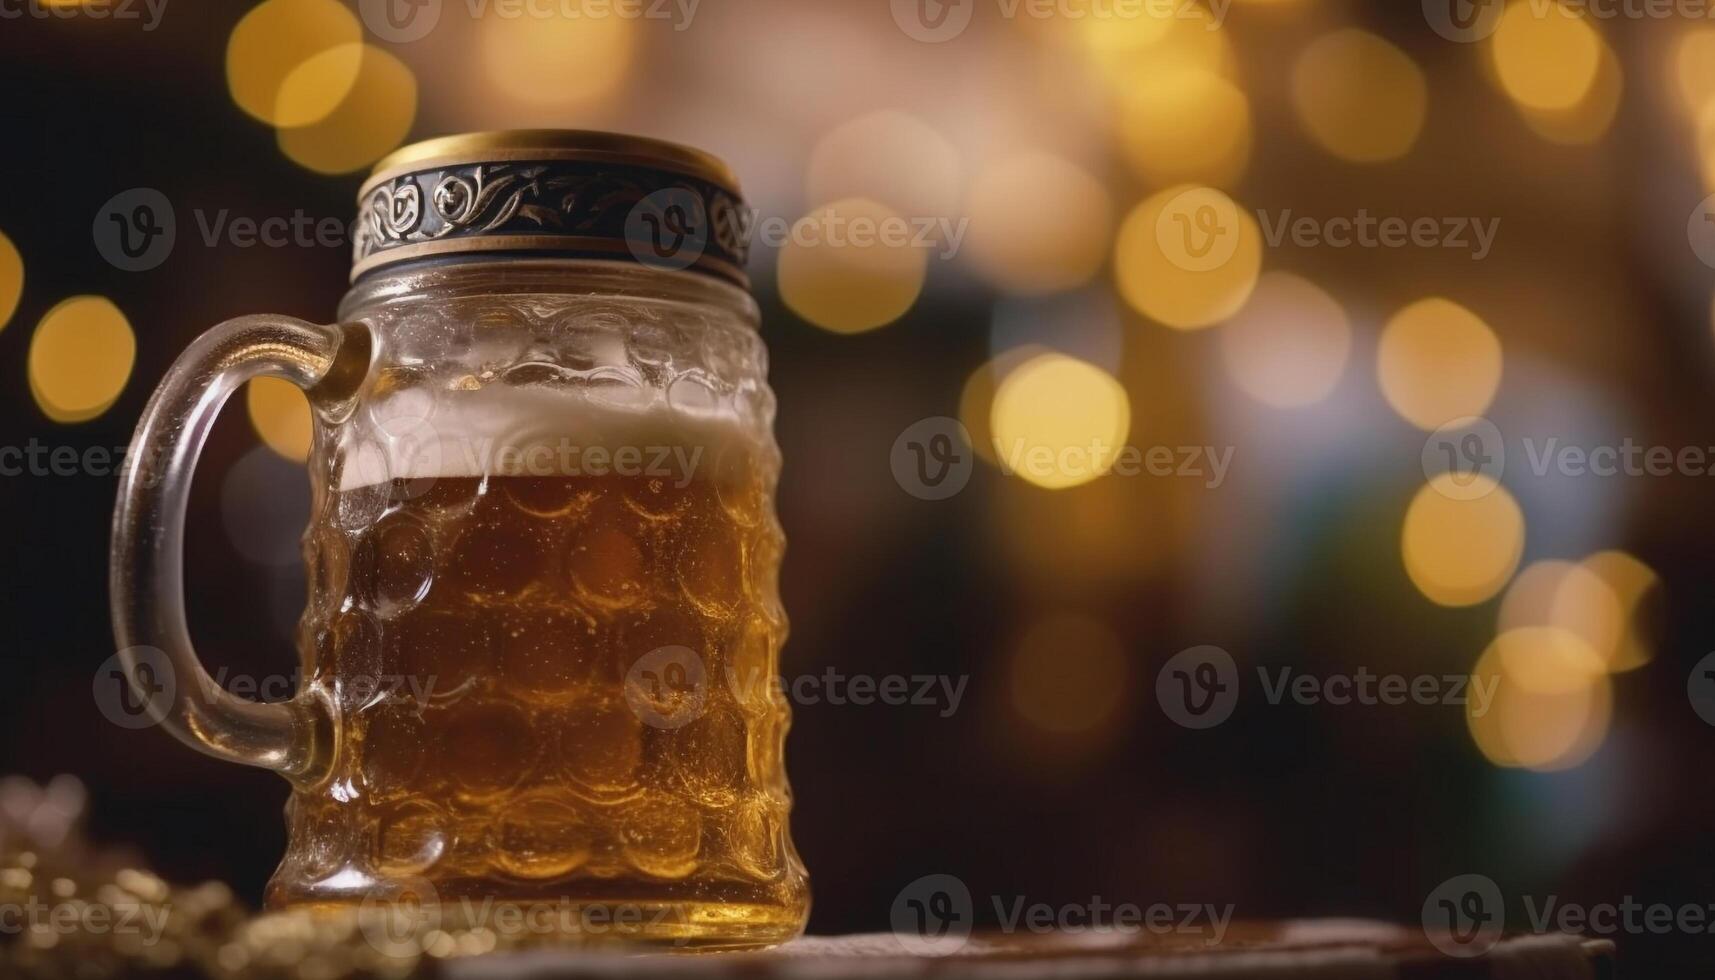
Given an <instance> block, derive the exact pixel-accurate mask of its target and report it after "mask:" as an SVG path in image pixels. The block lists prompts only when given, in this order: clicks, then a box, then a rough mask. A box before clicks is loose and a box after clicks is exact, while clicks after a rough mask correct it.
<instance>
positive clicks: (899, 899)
mask: <svg viewBox="0 0 1715 980" xmlns="http://www.w3.org/2000/svg"><path fill="white" fill-rule="evenodd" d="M989 901H990V903H992V905H993V907H994V914H995V921H996V922H998V923H999V927H1000V931H1001V932H1003V933H1005V934H1008V935H1015V934H1018V933H1031V934H1037V935H1046V934H1049V933H1054V934H1056V935H1062V936H1064V935H1078V934H1081V933H1085V932H1103V933H1112V934H1119V935H1137V934H1140V933H1141V934H1146V935H1150V936H1174V937H1179V938H1185V937H1197V938H1200V939H1202V941H1203V944H1204V945H1205V946H1217V945H1220V942H1221V940H1222V938H1223V937H1225V936H1226V933H1227V926H1228V925H1229V924H1230V923H1231V922H1232V918H1233V906H1232V905H1231V904H1228V905H1224V906H1217V905H1213V904H1209V903H1194V902H1182V903H1177V904H1175V903H1168V902H1156V903H1154V904H1151V905H1138V904H1135V903H1132V902H1117V903H1116V902H1110V901H1107V900H1106V899H1104V898H1102V896H1100V895H1094V896H1091V898H1090V899H1089V900H1088V901H1084V902H1068V903H1064V904H1059V905H1051V904H1048V903H1046V902H1032V901H1030V900H1029V898H1028V897H1026V896H1024V895H1013V896H1010V897H1008V896H1002V895H991V896H989ZM975 919H976V904H975V902H974V901H973V900H972V898H971V890H970V888H969V887H968V886H966V884H965V883H964V882H963V881H961V880H960V879H959V878H958V877H957V876H955V875H950V874H932V875H924V876H923V877H921V878H918V879H917V880H916V881H913V882H912V883H910V884H909V885H906V886H905V887H904V888H902V889H900V891H899V894H898V895H897V896H896V897H895V898H894V899H893V907H892V909H891V911H890V915H889V920H890V921H891V923H892V925H893V937H894V939H895V941H897V942H898V943H899V945H900V947H901V948H903V949H904V950H905V951H906V952H907V953H910V954H912V955H914V956H947V955H950V954H952V953H956V952H958V951H959V950H961V949H963V948H964V946H965V944H966V943H967V942H968V941H969V940H970V936H971V929H972V926H973V924H974V922H975Z"/></svg>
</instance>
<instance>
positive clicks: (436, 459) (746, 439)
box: [112, 131, 809, 948]
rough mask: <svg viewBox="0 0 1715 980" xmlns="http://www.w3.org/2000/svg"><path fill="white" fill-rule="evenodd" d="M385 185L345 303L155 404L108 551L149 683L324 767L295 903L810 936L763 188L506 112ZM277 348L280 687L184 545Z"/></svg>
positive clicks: (246, 343) (149, 691)
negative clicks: (759, 219) (249, 690)
mask: <svg viewBox="0 0 1715 980" xmlns="http://www.w3.org/2000/svg"><path fill="white" fill-rule="evenodd" d="M359 208H360V219H359V225H358V227H357V231H356V233H355V236H354V239H355V241H354V245H355V249H354V253H355V254H354V267H353V280H352V281H353V286H352V288H351V290H350V292H349V293H348V294H347V295H346V298H345V300H344V301H343V303H342V304H341V309H340V312H339V323H338V325H335V326H315V325H311V324H308V323H303V322H300V321H297V320H292V319H288V318H285V317H278V316H248V317H241V318H239V319H236V320H232V321H229V322H227V323H224V324H221V325H220V326H218V327H215V328H214V329H213V330H211V331H209V332H208V333H206V334H204V335H203V336H202V337H201V338H199V339H198V340H197V341H196V342H195V343H194V344H192V345H191V347H190V348H189V349H188V350H187V351H186V352H185V353H184V354H183V356H181V357H180V358H179V360H178V362H177V363H176V364H174V366H173V367H172V369H171V370H170V371H169V372H168V374H167V376H166V378H165V379H164V380H163V381H162V383H161V385H160V388H159V389H158V390H157V391H156V392H155V394H154V396H153V398H152V399H151V400H150V402H149V405H148V407H147V408H146V409H145V411H144V413H143V418H142V421H141V422H140V424H139V425H138V428H137V434H136V447H137V451H135V452H133V453H131V454H129V458H128V460H127V464H126V469H125V471H124V473H123V476H122V482H121V488H120V494H119V500H118V506H117V510H116V513H115V515H114V535H113V556H112V603H113V616H114V624H115V633H116V636H117V640H118V644H119V647H120V648H121V651H122V659H123V662H124V663H125V665H126V668H127V673H128V676H132V677H133V678H134V679H135V678H136V677H138V676H139V675H140V674H141V673H142V672H143V671H144V668H145V667H146V668H148V673H149V675H150V677H151V679H152V683H150V684H149V685H147V686H146V688H145V687H144V686H142V685H135V684H134V686H138V687H139V690H138V694H139V695H140V696H143V697H146V698H149V699H151V704H150V707H151V710H153V711H155V712H156V713H157V715H158V717H159V720H160V723H161V724H162V725H163V727H165V728H166V729H167V730H168V731H169V732H171V733H172V734H173V735H175V736H176V737H178V738H179V739H180V740H181V741H183V742H186V743H187V744H189V745H191V746H192V747H193V748H197V749H200V750H202V751H204V752H207V753H209V754H211V755H213V756H215V757H217V758H221V759H226V760H229V761H233V762H240V763H246V764H249V765H255V766H263V767H266V768H269V769H273V770H275V771H277V772H279V773H281V774H282V775H284V776H285V777H286V778H287V779H288V780H289V781H290V782H291V786H292V794H291V798H290V802H289V803H288V805H287V820H288V823H289V828H290V835H289V844H288V848H287V851H286V854H285V856H284V859H283V860H282V862H281V864H280V866H279V869H278V871H277V872H276V873H275V874H274V877H273V879H272V880H271V881H270V883H269V885H268V889H267V903H268V905H269V907H271V908H293V907H313V908H318V909H341V908H358V907H362V906H364V905H365V903H374V902H377V901H386V900H387V897H388V896H389V895H392V894H394V893H396V892H397V891H398V890H399V889H400V888H402V887H404V886H407V885H408V886H409V888H410V889H411V891H412V895H413V900H414V901H423V902H427V903H428V904H429V907H430V908H431V910H432V911H435V912H436V918H435V922H436V923H437V924H443V925H448V926H449V927H450V925H451V924H453V923H454V922H457V923H460V924H465V925H472V926H475V925H482V924H485V923H483V922H477V921H471V918H472V916H471V915H470V914H469V913H470V910H471V909H477V910H482V909H492V908H495V907H497V904H496V903H499V905H504V904H505V903H517V904H518V905H519V906H522V907H523V908H524V909H525V910H527V911H533V912H536V913H541V910H542V908H543V907H544V906H547V907H548V908H549V911H550V912H551V913H552V914H550V915H542V914H538V915H537V918H536V919H535V920H534V922H535V925H534V926H531V928H535V929H540V930H541V931H546V932H549V933H552V934H556V935H550V936H549V937H548V938H551V939H552V938H566V936H567V935H568V934H572V933H580V932H582V933H596V932H601V931H603V929H605V930H606V931H607V932H609V933H611V934H614V935H617V936H619V937H621V938H625V939H636V940H640V941H642V942H644V943H648V944H667V945H677V946H696V947H728V948H737V947H752V946H761V945H767V944H772V943H777V942H780V941H783V940H786V939H789V938H791V937H793V936H795V935H797V934H798V933H799V932H800V931H801V930H802V928H803V924H804V920H805V917H806V915H807V913H808V903H809V897H808V889H807V883H806V878H805V873H804V869H803V867H802V865H801V864H800V862H799V860H798V857H797V854H796V853H795V851H794V850H793V847H792V842H791V839H790V836H789V834H788V830H787V811H788V809H789V806H790V801H791V797H790V792H789V790H788V788H787V784H786V778H785V771H784V767H783V763H782V746H783V742H784V738H785V733H786V728H787V724H788V721H789V718H788V712H787V710H786V707H785V705H784V704H783V703H781V700H780V699H779V698H778V697H777V696H775V694H774V693H773V692H775V691H776V690H777V688H776V686H775V685H773V684H772V683H769V682H771V681H772V679H773V677H774V675H775V672H776V669H777V658H778V655H779V651H780V646H781V643H782V641H783V639H784V637H785V632H786V620H785V616H784V614H783V611H782V609H781V605H780V600H779V587H778V576H779V567H780V559H781V552H782V549H783V546H784V538H783V535H782V532H781V528H780V525H779V523H778V521H777V519H776V517H775V512H774V489H775V484H776V481H777V479H778V475H779V468H780V457H779V450H778V448H777V446H776V445H775V442H774V438H773V434H772V426H773V417H774V397H773V394H772V393H771V391H770V389H769V387H768V383H767V378H766V360H767V355H766V351H765V349H764V347H763V344H762V342H761V340H760V339H759V337H758V335H757V329H756V328H757V317H758V313H757V308H756V305H755V303H754V302H753V301H752V300H751V298H750V296H749V295H748V292H747V291H746V290H747V285H748V284H747V281H746V279H745V275H744V272H743V269H744V263H745V253H746V249H747V233H748V227H747V221H746V215H745V212H744V211H743V205H742V202H741V200H740V198H739V195H738V190H737V185H736V182H735V181H734V180H733V178H732V176H731V174H730V173H729V172H728V170H727V168H726V167H725V166H724V165H723V164H722V163H720V161H718V160H716V159H714V158H712V157H710V156H708V155H706V154H703V153H700V152H698V151H695V150H691V149H689V148H685V147H680V146H675V145H672V144H667V143H661V142H657V141H653V140H644V139H637V138H631V137H622V136H614V135H607V134H597V133H579V132H559V131H524V132H509V133H490V134H476V135H467V136H459V137H449V138H445V139H439V140H431V141H429V142H427V143H422V144H418V145H416V146H412V147H407V148H405V149H403V150H400V151H399V152H397V153H395V154H394V155H392V156H391V157H389V158H388V159H386V160H384V161H382V162H381V163H380V164H379V165H378V166H377V168H376V170H375V173H374V174H373V176H372V177H371V178H370V179H369V180H368V181H367V182H366V183H365V184H364V186H363V189H362V190H361V192H360V194H359ZM264 376H267V377H277V378H284V379H286V380H288V381H290V382H292V383H293V384H296V385H297V386H299V387H300V388H302V389H303V390H304V392H305V393H306V395H307V396H308V399H309V402H310V404H311V407H312V410H313V415H314V430H315V433H314V442H313V448H312V451H311V453H310V456H309V475H310V481H311V484H312V488H313V493H312V500H313V505H312V506H313V510H312V516H311V518H310V524H309V527H308V529H307V531H306V533H305V535H304V538H303V553H304V559H305V564H306V566H307V570H308V576H309V600H308V608H307V609H306V611H305V613H304V615H303V618H302V620H301V623H300V626H299V629H298V644H299V652H300V656H301V659H302V681H301V683H300V685H299V689H298V690H297V692H296V694H295V696H294V697H293V698H292V699H291V700H289V701H286V702H283V703H258V702H253V701H249V700H245V699H241V698H238V697H235V696H233V695H231V694H229V693H228V692H226V691H224V690H222V689H221V688H220V687H219V686H218V685H217V684H216V683H215V682H214V681H213V680H212V679H210V677H209V676H208V674H207V673H206V672H205V671H204V669H203V667H202V666H201V665H200V663H199V661H198V658H197V655H196V653H195V651H194V650H193V649H192V647H191V642H190V637H189V632H188V627H187V623H186V619H185V609H184V595H183V588H184V587H183V582H182V567H181V566H182V556H181V551H182V545H183V540H184V522H185V513H186V503H187V499H188V496H189V490H190V485H191V473H192V469H193V467H194V465H195V463H196V459H197V456H198V453H199V452H200V451H201V449H202V446H203V442H204V440H205V439H206V437H207V435H208V432H209V429H210V427H211V426H212V424H213V422H214V419H215V415H216V414H217V413H218V412H219V411H220V408H221V406H222V404H223V403H225V402H226V400H227V399H228V397H229V396H230V395H231V394H232V393H233V392H234V391H236V390H237V389H238V388H239V387H240V386H241V385H242V384H243V383H244V382H246V381H248V380H249V379H251V378H256V377H264ZM759 681H760V682H759ZM455 907H456V908H460V909H463V910H464V911H463V912H462V913H455V912H454V911H452V910H453V909H455ZM478 918H480V916H478ZM512 921H514V922H521V921H523V922H528V921H532V920H527V919H520V918H518V917H516V916H514V917H513V919H512ZM544 922H548V923H553V925H551V926H547V927H545V928H544V927H542V925H541V924H542V923H544ZM486 924H487V925H488V926H489V928H491V929H494V930H495V931H497V932H503V931H504V927H503V926H500V925H496V923H493V922H488V923H486Z"/></svg>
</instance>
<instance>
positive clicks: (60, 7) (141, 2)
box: [0, 0, 167, 31]
mask: <svg viewBox="0 0 1715 980" xmlns="http://www.w3.org/2000/svg"><path fill="white" fill-rule="evenodd" d="M166 12H167V0H82V2H80V3H66V2H65V0H60V2H58V3H50V2H48V0H0V20H17V19H18V18H20V17H34V18H37V19H45V18H49V17H52V18H55V19H57V20H70V19H72V18H74V17H88V18H89V19H90V20H141V21H142V22H143V30H145V31H152V30H154V29H155V28H157V27H159V26H161V17H162V16H163V15H165V14H166Z"/></svg>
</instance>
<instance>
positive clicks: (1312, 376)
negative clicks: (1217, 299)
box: [1220, 271, 1352, 408]
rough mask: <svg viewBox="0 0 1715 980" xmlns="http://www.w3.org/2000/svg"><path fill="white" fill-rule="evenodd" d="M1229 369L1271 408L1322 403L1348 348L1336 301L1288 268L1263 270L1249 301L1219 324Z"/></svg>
mask: <svg viewBox="0 0 1715 980" xmlns="http://www.w3.org/2000/svg"><path fill="white" fill-rule="evenodd" d="M1220 333H1221V355H1222V357H1223V359H1224V361H1225V363H1226V366H1227V372H1228V373H1229V374H1230V375H1232V378H1233V381H1234V383H1236V384H1237V385H1238V386H1239V387H1240V388H1241V389H1242V390H1243V391H1244V392H1245V394H1247V395H1250V396H1251V397H1252V398H1255V399H1256V400H1257V401H1259V402H1261V403H1263V404H1265V405H1271V406H1273V407H1275V408H1295V407H1298V406H1301V405H1310V404H1314V403H1315V402H1319V401H1321V400H1322V399H1323V398H1326V397H1327V396H1328V393H1329V392H1331V391H1333V390H1334V386H1335V385H1336V384H1338V383H1339V381H1340V375H1341V374H1342V373H1344V371H1345V370H1346V362H1347V360H1348V359H1349V358H1350V356H1351V352H1352V326H1351V323H1350V322H1349V321H1347V319H1346V311H1345V310H1343V309H1341V308H1340V304H1339V302H1337V301H1336V300H1335V299H1334V297H1332V296H1329V295H1328V294H1327V292H1325V291H1324V290H1323V289H1322V288H1321V287H1319V286H1317V285H1316V284H1315V283H1313V282H1311V281H1310V280H1308V279H1305V278H1303V277H1302V276H1295V275H1293V274H1292V273H1290V272H1279V271H1274V272H1265V273H1263V275H1262V278H1260V279H1258V280H1257V284H1256V289H1255V291H1253V292H1252V293H1251V297H1250V302H1249V303H1247V304H1246V305H1245V307H1244V309H1242V310H1240V311H1239V313H1238V315H1237V316H1235V317H1233V319H1232V320H1231V321H1230V322H1229V323H1227V324H1226V325H1225V326H1224V327H1222V328H1221V332H1220Z"/></svg>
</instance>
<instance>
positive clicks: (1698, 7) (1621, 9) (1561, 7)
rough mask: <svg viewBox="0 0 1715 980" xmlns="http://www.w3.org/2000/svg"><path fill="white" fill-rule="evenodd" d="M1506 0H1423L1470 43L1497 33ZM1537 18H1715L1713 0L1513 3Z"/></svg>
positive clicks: (1449, 32)
mask: <svg viewBox="0 0 1715 980" xmlns="http://www.w3.org/2000/svg"><path fill="white" fill-rule="evenodd" d="M1508 6H1509V5H1508V2H1507V0H1423V16H1424V19H1425V20H1427V21H1428V22H1429V26H1430V27H1431V28H1433V29H1434V31H1435V33H1437V34H1439V35H1441V36H1442V37H1444V38H1446V39H1447V40H1449V41H1458V42H1462V43H1467V44H1469V43H1471V42H1473V41H1481V40H1483V39H1485V38H1487V37H1489V36H1490V35H1492V34H1494V33H1495V30H1496V28H1497V27H1499V26H1500V21H1501V15H1502V14H1503V13H1504V12H1505V11H1506V10H1507V8H1508ZM1511 6H1512V7H1513V8H1514V9H1518V10H1522V11H1525V12H1527V13H1528V14H1529V16H1531V17H1532V18H1534V19H1536V20H1543V19H1545V18H1548V17H1588V18H1590V19H1592V20H1694V21H1695V20H1702V21H1706V20H1709V19H1711V18H1715V2H1712V0H1518V2H1517V3H1514V4H1512V5H1511Z"/></svg>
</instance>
